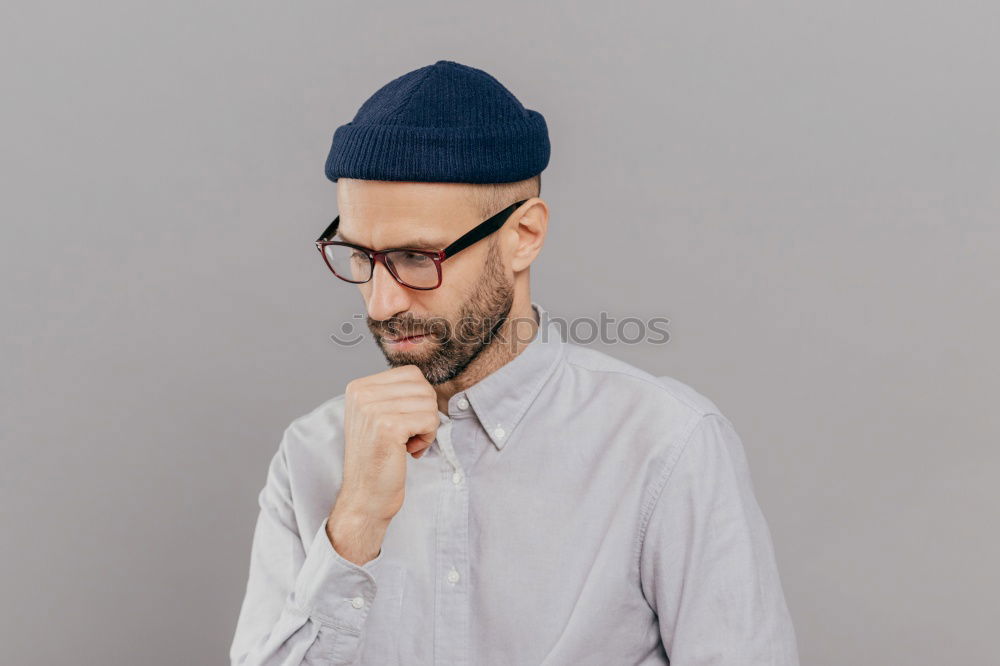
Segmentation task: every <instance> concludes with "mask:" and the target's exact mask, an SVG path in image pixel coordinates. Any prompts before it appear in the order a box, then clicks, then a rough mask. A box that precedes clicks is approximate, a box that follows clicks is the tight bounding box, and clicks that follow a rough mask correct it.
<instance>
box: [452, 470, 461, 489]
mask: <svg viewBox="0 0 1000 666" xmlns="http://www.w3.org/2000/svg"><path fill="white" fill-rule="evenodd" d="M451 482H452V483H454V484H455V485H456V486H457V485H458V484H460V483H462V473H461V472H455V473H454V474H452V475H451Z"/></svg>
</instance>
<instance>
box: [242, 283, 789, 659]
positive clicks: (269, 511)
mask: <svg viewBox="0 0 1000 666" xmlns="http://www.w3.org/2000/svg"><path fill="white" fill-rule="evenodd" d="M532 307H533V308H534V309H535V311H536V313H537V314H538V316H539V318H540V327H539V329H538V333H537V334H536V336H535V338H534V339H533V340H532V341H531V343H530V344H528V345H527V346H526V347H525V348H524V349H523V350H522V351H521V353H520V354H518V355H517V356H516V357H514V359H513V360H511V361H510V362H508V363H507V364H506V365H504V366H502V367H501V368H499V369H498V370H496V371H495V372H493V373H492V374H490V375H489V376H487V377H485V378H484V379H482V380H481V381H479V382H478V383H477V384H475V385H473V386H471V387H469V388H468V389H467V390H465V391H462V392H459V393H457V394H455V395H454V396H452V397H451V398H450V399H449V401H448V413H447V414H443V413H442V414H441V426H440V428H439V429H438V431H437V439H436V440H435V442H434V443H433V444H432V445H431V447H430V448H429V449H428V450H427V453H425V454H424V455H423V457H421V458H419V459H414V458H412V457H411V456H407V478H406V492H405V499H404V502H403V507H402V509H401V510H400V512H399V513H398V514H396V516H395V517H394V518H393V520H392V522H391V523H390V525H389V528H388V531H387V532H386V535H385V539H384V541H383V544H382V550H381V552H380V553H379V554H378V556H377V557H376V558H375V559H374V560H372V561H370V562H367V563H366V564H365V565H364V566H357V565H356V564H353V563H351V562H349V561H347V560H346V559H344V558H343V557H341V556H340V555H339V554H338V553H337V552H336V551H335V550H334V549H333V547H332V546H331V544H330V541H329V539H328V538H327V536H326V519H327V516H328V514H329V512H330V509H331V508H332V507H333V504H334V502H335V500H336V498H337V492H338V489H339V486H340V481H341V478H342V464H343V456H344V439H343V423H344V396H343V395H339V396H337V397H335V398H332V399H330V400H328V401H326V402H324V403H323V404H321V405H319V406H318V407H316V408H315V409H313V410H312V411H311V412H309V413H308V414H305V415H303V416H301V417H299V418H297V419H296V420H294V421H293V422H292V423H291V424H290V425H289V426H288V428H287V429H286V430H285V432H284V436H283V437H282V440H281V443H280V445H279V447H278V451H277V453H276V454H275V456H274V458H273V459H272V461H271V464H270V467H269V469H268V473H267V480H266V484H265V486H264V488H263V489H262V490H261V492H260V495H259V497H258V500H259V505H260V513H259V516H258V519H257V524H256V528H255V531H254V535H253V545H252V551H251V554H250V571H249V580H248V583H247V590H246V596H245V599H244V601H243V605H242V609H241V611H240V614H239V619H238V623H237V626H236V632H235V636H234V638H233V642H232V646H231V649H230V658H231V660H232V663H233V664H245V665H250V664H261V665H263V664H267V665H269V666H277V665H278V664H282V665H286V666H290V665H292V664H370V665H373V666H393V665H395V664H401V665H411V664H412V665H414V666H421V665H425V664H426V665H428V666H430V665H445V664H450V665H451V664H453V665H464V664H468V665H473V664H477V665H478V664H483V665H494V664H496V665H497V666H527V665H535V664H545V665H547V666H557V665H563V664H565V665H567V666H568V665H574V666H582V665H587V664H594V665H600V666H611V665H615V666H618V665H622V666H631V665H632V664H667V663H669V664H673V666H694V665H696V664H697V665H702V664H713V665H719V666H721V665H723V664H725V665H727V666H728V665H732V666H737V665H739V666H755V665H758V664H760V665H764V664H767V665H768V666H786V665H790V664H798V655H797V648H796V641H795V633H794V630H793V626H792V621H791V618H790V616H789V613H788V609H787V606H786V603H785V599H784V595H783V592H782V588H781V583H780V580H779V577H778V571H777V567H776V564H775V557H774V552H773V547H772V542H771V536H770V532H769V529H768V526H767V523H766V521H765V519H764V516H763V515H762V513H761V510H760V507H759V506H758V504H757V501H756V499H755V497H754V491H753V486H752V484H751V480H750V475H749V469H748V466H747V460H746V458H745V455H744V451H743V445H742V443H741V441H740V439H739V437H738V435H737V434H736V431H735V430H734V429H733V425H732V424H731V423H730V422H729V420H728V419H726V417H725V416H723V415H722V414H721V413H720V412H719V410H718V408H717V407H716V406H715V405H714V404H713V403H712V402H711V401H710V400H709V399H708V398H706V397H705V396H703V395H701V394H700V393H698V392H696V391H695V390H694V389H692V388H691V387H689V386H687V385H686V384H683V383H681V382H679V381H677V380H675V379H672V378H670V377H655V376H652V375H650V374H649V373H647V372H644V371H643V370H640V369H638V368H636V367H634V366H631V365H629V364H627V363H624V362H622V361H620V360H617V359H615V358H612V357H611V356H608V355H606V354H603V353H601V352H599V351H597V350H594V349H590V348H587V347H583V346H579V345H576V344H573V343H571V342H568V341H566V340H564V339H563V338H562V337H561V336H560V328H559V326H558V325H557V324H556V322H553V321H551V320H549V319H548V317H547V313H546V311H545V310H543V309H542V308H541V307H540V306H539V305H538V304H537V303H533V304H532ZM668 657H669V659H668Z"/></svg>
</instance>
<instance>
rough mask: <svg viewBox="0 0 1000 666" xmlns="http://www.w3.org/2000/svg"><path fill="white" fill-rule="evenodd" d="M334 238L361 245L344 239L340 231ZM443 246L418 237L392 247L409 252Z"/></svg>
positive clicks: (438, 248) (443, 244)
mask: <svg viewBox="0 0 1000 666" xmlns="http://www.w3.org/2000/svg"><path fill="white" fill-rule="evenodd" d="M336 236H339V237H340V240H342V241H344V242H345V243H351V244H352V245H361V243H355V242H354V241H352V240H351V239H349V238H347V237H345V236H344V234H343V233H342V232H340V231H338V232H337V233H336ZM444 246H445V243H438V242H432V241H429V240H427V239H426V238H424V237H422V236H420V237H418V238H414V239H412V240H410V241H409V242H407V243H399V244H396V245H393V246H392V247H400V248H408V249H411V250H440V249H442V248H443V247H444ZM362 247H363V246H362ZM370 249H372V250H377V249H379V248H374V247H373V248H370Z"/></svg>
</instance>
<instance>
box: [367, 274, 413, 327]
mask: <svg viewBox="0 0 1000 666" xmlns="http://www.w3.org/2000/svg"><path fill="white" fill-rule="evenodd" d="M364 286H366V287H368V294H367V296H368V298H367V307H368V316H369V317H371V318H372V319H375V320H377V321H384V320H386V319H389V318H391V317H393V316H395V315H397V314H399V313H400V312H406V310H408V309H409V307H410V298H411V296H412V294H411V293H410V290H409V289H407V288H406V287H404V286H403V285H401V284H399V283H398V282H396V278H394V277H392V274H390V273H389V269H388V268H386V267H385V266H384V265H383V264H382V262H380V261H376V262H375V268H374V270H373V271H372V279H371V280H369V281H368V282H367V283H365V285H364Z"/></svg>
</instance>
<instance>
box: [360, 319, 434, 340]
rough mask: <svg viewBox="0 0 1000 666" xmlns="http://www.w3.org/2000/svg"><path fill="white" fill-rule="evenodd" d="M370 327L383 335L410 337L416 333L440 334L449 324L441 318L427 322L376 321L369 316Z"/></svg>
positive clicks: (407, 320)
mask: <svg viewBox="0 0 1000 666" xmlns="http://www.w3.org/2000/svg"><path fill="white" fill-rule="evenodd" d="M368 328H369V329H371V331H372V332H373V333H375V334H377V335H380V336H382V337H390V338H408V337H410V336H414V335H431V336H433V335H440V334H442V333H446V332H447V329H448V326H447V322H446V321H444V320H441V319H439V318H438V319H434V320H432V321H429V322H427V321H423V320H419V319H402V320H401V319H386V320H385V321H376V320H374V319H372V318H371V317H369V318H368Z"/></svg>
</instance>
